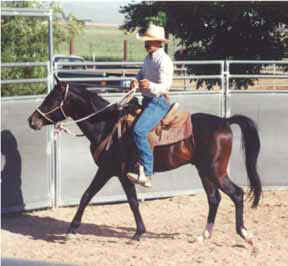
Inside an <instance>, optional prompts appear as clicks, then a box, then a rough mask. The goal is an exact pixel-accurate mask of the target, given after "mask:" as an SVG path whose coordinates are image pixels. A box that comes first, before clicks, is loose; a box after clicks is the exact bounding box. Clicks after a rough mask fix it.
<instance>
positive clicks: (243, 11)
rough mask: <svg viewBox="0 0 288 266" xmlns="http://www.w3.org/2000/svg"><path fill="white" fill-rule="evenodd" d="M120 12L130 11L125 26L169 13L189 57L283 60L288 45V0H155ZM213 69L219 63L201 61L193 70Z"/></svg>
mask: <svg viewBox="0 0 288 266" xmlns="http://www.w3.org/2000/svg"><path fill="white" fill-rule="evenodd" d="M120 12H121V13H123V14H125V23H124V24H123V25H122V27H121V28H122V29H124V30H126V31H134V30H135V29H136V28H137V27H142V28H143V27H145V26H146V25H147V20H149V18H153V17H155V16H157V15H158V13H159V12H162V13H165V14H166V25H165V26H166V30H167V31H168V32H169V33H171V34H173V35H174V36H175V37H176V38H177V39H179V45H182V46H183V47H184V48H185V50H186V51H185V52H186V53H185V55H186V58H185V59H187V60H225V59H227V60H279V59H282V57H283V53H284V51H285V50H286V49H287V47H288V38H287V32H288V16H287V14H288V2H280V1H279V2H277V1H273V2H272V1H270V2H264V1H263V2H262V1H249V2H248V1H245V2H236V1H235V2H234V1H233V2H232V1H231V2H222V1H217V2H216V1H213V2H212V1H211V2H188V1H185V2H184V1H162V2H152V1H151V2H142V3H132V4H128V5H126V6H124V7H122V8H121V10H120ZM279 29H281V30H279ZM260 69H261V66H259V65H258V66H243V65H241V66H237V67H235V68H234V69H232V71H235V72H236V71H237V72H238V73H239V71H241V72H242V73H243V72H244V73H259V71H260ZM212 71H215V68H214V69H213V70H212V69H209V68H208V67H205V68H203V67H200V66H199V67H197V68H196V67H195V66H193V71H192V70H191V72H193V73H196V74H197V73H198V74H201V73H206V74H209V72H212ZM214 73H215V72H214ZM249 82H251V81H249V80H245V81H243V82H242V83H243V84H244V85H246V86H247V84H248V83H249ZM243 84H242V85H243Z"/></svg>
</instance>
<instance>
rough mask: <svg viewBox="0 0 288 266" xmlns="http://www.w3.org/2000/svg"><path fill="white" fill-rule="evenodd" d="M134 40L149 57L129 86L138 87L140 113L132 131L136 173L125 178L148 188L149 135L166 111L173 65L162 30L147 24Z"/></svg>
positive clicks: (151, 165)
mask: <svg viewBox="0 0 288 266" xmlns="http://www.w3.org/2000/svg"><path fill="white" fill-rule="evenodd" d="M137 39H139V40H142V41H145V49H146V51H147V52H148V55H147V56H146V57H145V60H144V64H143V66H142V68H141V69H140V71H139V72H138V74H137V76H136V80H133V81H132V82H131V86H130V88H131V89H133V88H135V87H139V90H140V92H141V93H142V96H143V101H142V106H143V107H142V108H143V111H142V113H141V115H140V117H139V118H138V120H137V122H136V123H135V125H134V128H133V139H134V141H135V144H136V147H137V150H138V157H139V158H138V159H139V168H138V173H132V172H129V173H128V174H127V176H128V178H129V179H130V180H131V181H133V182H135V183H137V184H140V185H142V186H144V187H151V186H152V184H151V177H152V175H153V162H154V158H153V150H152V148H151V145H150V143H149V140H148V133H149V132H150V131H151V130H152V129H153V128H155V127H156V126H157V125H158V124H159V122H160V121H161V119H162V118H163V117H164V116H165V114H167V112H168V111H169V108H170V104H169V102H168V90H169V88H170V87H171V85H172V81H173V63H172V61H171V59H170V57H169V56H168V55H167V54H166V53H165V51H164V49H163V48H162V44H163V43H166V42H168V40H166V39H165V32H164V28H163V27H160V26H156V25H153V24H150V25H149V27H148V28H147V30H146V31H145V32H144V33H143V34H138V35H137Z"/></svg>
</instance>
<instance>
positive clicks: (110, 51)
mask: <svg viewBox="0 0 288 266" xmlns="http://www.w3.org/2000/svg"><path fill="white" fill-rule="evenodd" d="M124 40H128V61H143V59H144V57H145V56H146V51H145V49H144V42H143V41H139V40H136V33H135V32H134V33H130V34H125V33H124V32H123V31H121V30H119V29H118V28H117V27H113V26H88V27H86V28H85V30H84V31H83V32H82V33H81V35H80V36H78V37H76V38H75V42H74V46H75V54H76V55H80V56H83V57H85V58H89V59H90V60H91V59H92V58H93V56H94V57H95V61H123V58H124V55H123V49H124ZM172 43H173V41H172ZM173 44H174V43H173ZM170 50H172V49H169V54H170V55H171V53H170ZM56 53H57V54H58V53H60V54H68V53H69V45H68V43H67V44H64V45H62V46H61V47H60V49H59V50H58V51H56ZM172 53H173V51H172Z"/></svg>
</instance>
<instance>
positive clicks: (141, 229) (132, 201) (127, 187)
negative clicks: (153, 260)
mask: <svg viewBox="0 0 288 266" xmlns="http://www.w3.org/2000/svg"><path fill="white" fill-rule="evenodd" d="M119 179H120V182H121V184H122V187H123V189H124V191H125V193H126V196H127V199H128V202H129V206H130V208H131V210H132V212H133V215H134V218H135V222H136V226H137V229H136V233H135V234H134V236H133V238H132V239H134V240H140V237H141V235H142V234H143V233H145V226H144V223H143V219H142V217H141V214H140V211H139V203H138V200H137V194H136V189H135V185H134V184H133V183H132V182H131V181H130V180H129V179H128V178H127V177H126V176H124V177H122V178H119Z"/></svg>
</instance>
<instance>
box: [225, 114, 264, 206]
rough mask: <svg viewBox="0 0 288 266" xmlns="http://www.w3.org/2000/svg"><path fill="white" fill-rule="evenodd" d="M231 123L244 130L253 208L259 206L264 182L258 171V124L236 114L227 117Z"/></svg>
mask: <svg viewBox="0 0 288 266" xmlns="http://www.w3.org/2000/svg"><path fill="white" fill-rule="evenodd" d="M227 121H228V122H229V123H230V124H237V125H239V126H240V128H241V131H242V148H243V150H244V152H245V164H246V169H247V175H248V179H249V182H250V193H249V194H250V196H251V199H252V208H255V207H257V206H258V204H259V201H260V198H261V194H262V184H261V180H260V177H259V175H258V172H257V159H258V155H259V151H260V138H259V134H258V130H257V126H256V124H255V123H254V121H253V120H251V119H250V118H248V117H246V116H243V115H234V116H232V117H230V118H228V119H227Z"/></svg>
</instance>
